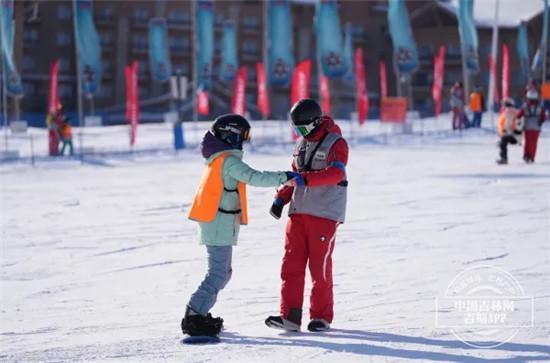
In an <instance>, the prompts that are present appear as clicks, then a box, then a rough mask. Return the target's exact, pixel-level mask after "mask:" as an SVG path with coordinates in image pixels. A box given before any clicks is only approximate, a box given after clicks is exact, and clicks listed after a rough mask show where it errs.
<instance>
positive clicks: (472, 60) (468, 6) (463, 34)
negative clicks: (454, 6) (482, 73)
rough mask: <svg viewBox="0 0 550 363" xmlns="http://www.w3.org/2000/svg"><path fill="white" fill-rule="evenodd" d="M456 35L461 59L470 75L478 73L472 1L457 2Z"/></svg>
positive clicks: (462, 0) (476, 41) (461, 0)
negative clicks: (458, 37) (458, 40)
mask: <svg viewBox="0 0 550 363" xmlns="http://www.w3.org/2000/svg"><path fill="white" fill-rule="evenodd" d="M458 33H459V35H460V46H461V50H462V57H463V58H464V62H465V63H466V69H468V71H470V73H478V72H479V56H478V51H477V48H478V39H477V29H476V25H475V21H474V0H459V3H458Z"/></svg>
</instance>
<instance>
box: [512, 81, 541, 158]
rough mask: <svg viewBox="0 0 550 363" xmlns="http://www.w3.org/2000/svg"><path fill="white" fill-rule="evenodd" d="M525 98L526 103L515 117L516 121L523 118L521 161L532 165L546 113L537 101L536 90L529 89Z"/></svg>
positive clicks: (537, 94)
mask: <svg viewBox="0 0 550 363" xmlns="http://www.w3.org/2000/svg"><path fill="white" fill-rule="evenodd" d="M525 97H526V98H527V101H526V102H525V103H524V104H523V105H522V106H521V109H520V110H519V112H518V115H517V117H518V119H522V118H523V129H524V137H525V144H524V146H523V160H524V161H525V162H526V163H534V162H535V155H536V153H537V142H538V140H539V134H540V129H541V126H542V124H543V123H544V120H545V119H546V113H545V112H544V108H543V107H542V104H541V103H540V101H539V93H538V92H537V90H536V89H529V90H528V91H527V94H526V96H525Z"/></svg>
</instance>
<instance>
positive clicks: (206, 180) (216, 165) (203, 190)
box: [188, 153, 248, 225]
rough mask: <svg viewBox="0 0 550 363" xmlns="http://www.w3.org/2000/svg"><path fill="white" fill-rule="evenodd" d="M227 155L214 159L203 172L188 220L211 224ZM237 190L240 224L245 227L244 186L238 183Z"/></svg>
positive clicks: (246, 213)
mask: <svg viewBox="0 0 550 363" xmlns="http://www.w3.org/2000/svg"><path fill="white" fill-rule="evenodd" d="M228 155H229V154H228V153H224V154H221V155H220V156H218V157H216V158H215V159H214V160H213V161H212V162H211V163H210V164H209V165H208V166H207V167H206V169H205V170H204V173H203V174H202V179H201V182H200V184H199V188H198V189H197V192H196V193H195V198H194V199H193V205H192V206H191V210H190V211H189V216H188V217H189V219H191V220H194V221H197V222H212V221H213V220H214V219H215V218H216V213H218V208H219V206H220V201H221V199H222V193H223V179H222V169H223V163H224V161H225V158H226V157H227V156H228ZM237 190H238V192H239V199H240V202H241V224H243V225H246V224H248V208H247V201H246V184H245V183H242V182H239V183H238V184H237Z"/></svg>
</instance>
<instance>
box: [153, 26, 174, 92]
mask: <svg viewBox="0 0 550 363" xmlns="http://www.w3.org/2000/svg"><path fill="white" fill-rule="evenodd" d="M149 64H150V67H151V77H152V78H153V80H155V81H160V82H164V81H167V80H169V79H170V77H171V76H172V63H171V62H170V50H169V48H168V28H167V25H166V19H164V18H153V19H151V20H150V21H149Z"/></svg>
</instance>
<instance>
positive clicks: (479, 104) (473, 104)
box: [469, 87, 485, 127]
mask: <svg viewBox="0 0 550 363" xmlns="http://www.w3.org/2000/svg"><path fill="white" fill-rule="evenodd" d="M481 92H482V89H481V87H476V88H475V90H474V91H473V92H472V93H471V94H470V103H469V108H470V111H472V112H473V114H474V117H473V119H472V125H471V126H472V127H481V117H482V116H483V109H484V108H485V100H484V99H483V95H482V94H481Z"/></svg>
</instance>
